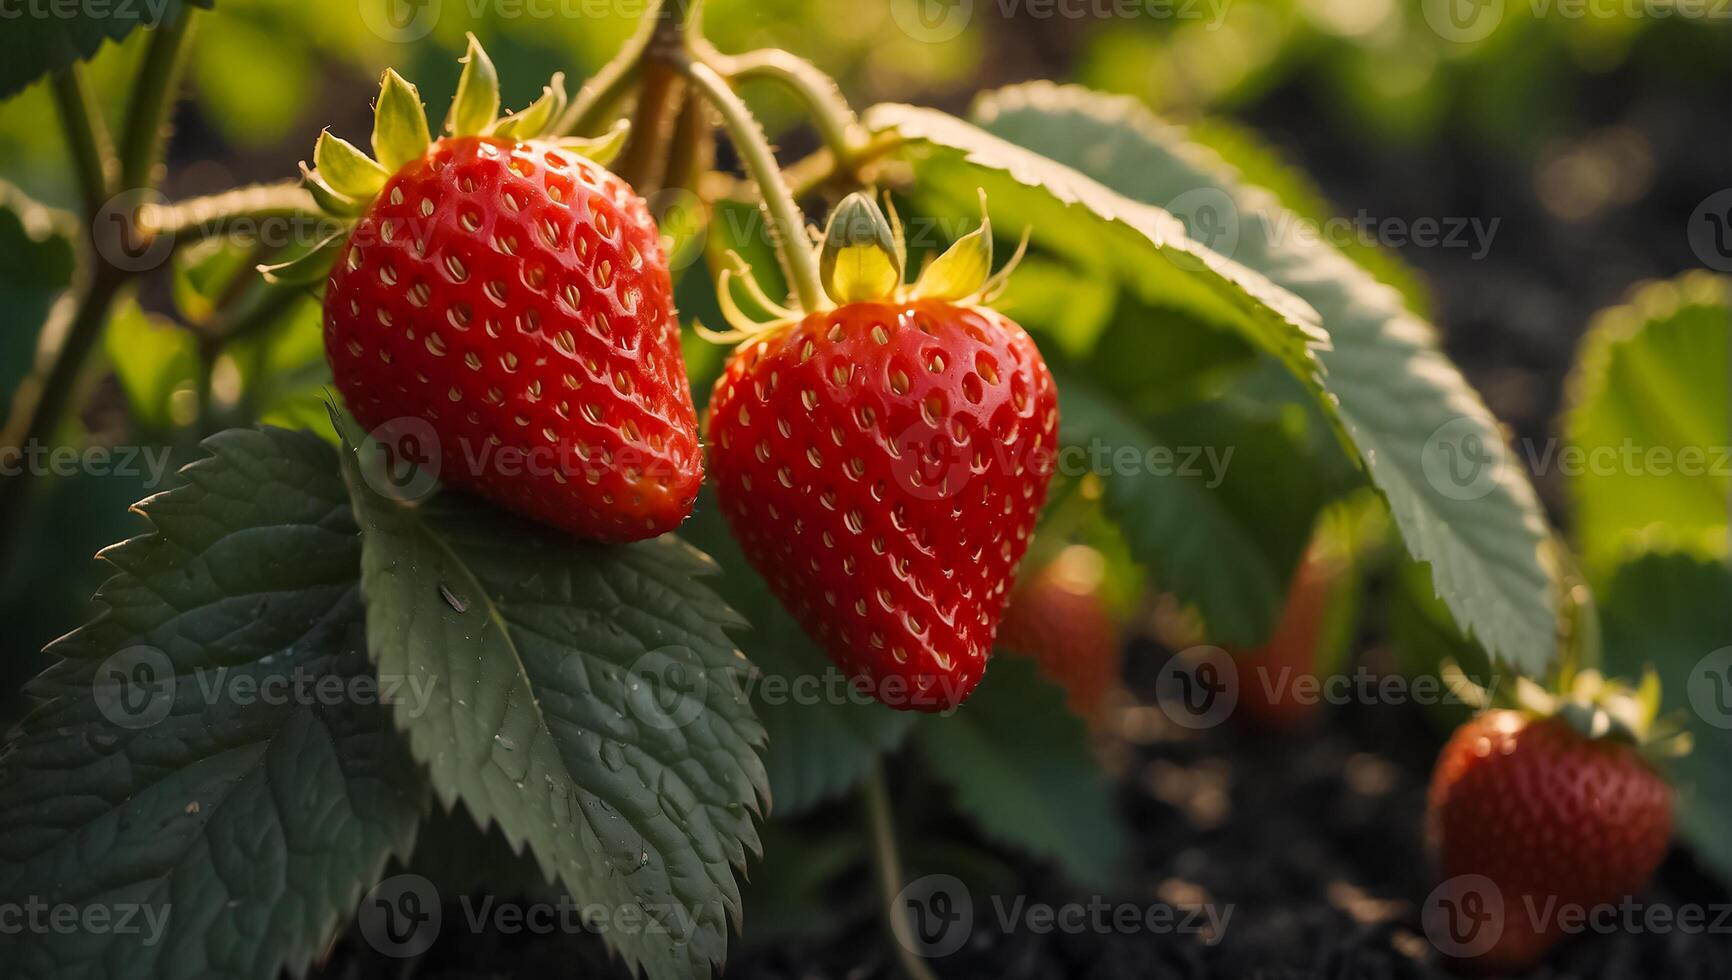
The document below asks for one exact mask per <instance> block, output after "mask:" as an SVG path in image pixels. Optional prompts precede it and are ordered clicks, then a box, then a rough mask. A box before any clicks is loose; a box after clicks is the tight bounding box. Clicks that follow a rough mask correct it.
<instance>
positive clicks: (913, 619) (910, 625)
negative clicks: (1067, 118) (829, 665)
mask: <svg viewBox="0 0 1732 980" xmlns="http://www.w3.org/2000/svg"><path fill="white" fill-rule="evenodd" d="M845 215H846V216H851V217H852V218H854V219H856V220H867V219H870V220H868V223H869V224H875V225H876V226H877V231H876V232H875V236H876V237H877V240H879V241H882V240H883V239H884V238H888V237H889V236H888V233H887V230H885V229H884V228H883V218H882V216H881V215H880V214H879V213H878V211H877V208H876V206H875V205H873V204H872V203H871V201H870V199H869V198H866V197H864V196H862V195H854V196H852V197H851V198H850V199H849V200H848V201H847V202H844V204H843V206H842V207H840V208H839V209H838V213H837V217H836V218H833V219H832V222H831V229H832V231H831V235H830V241H831V244H827V245H826V249H827V250H828V251H829V252H830V253H832V254H830V255H827V256H826V261H825V263H824V266H825V268H826V269H827V270H846V272H845V274H846V275H853V274H857V273H859V271H860V270H861V269H871V270H873V272H874V273H875V275H876V278H874V279H872V280H870V281H858V280H848V279H846V278H842V279H841V281H840V282H839V283H838V282H836V281H827V282H826V283H825V286H826V288H827V289H828V290H829V291H830V295H831V296H832V297H833V298H834V299H836V300H837V302H839V303H841V304H842V305H840V306H838V307H837V308H835V309H830V310H823V311H818V312H813V313H810V314H809V315H806V316H804V317H802V318H799V319H798V320H797V321H790V322H784V323H781V324H778V325H774V326H772V327H771V328H770V329H769V330H767V331H764V332H760V333H758V334H757V335H756V337H755V338H754V339H752V340H750V341H748V342H747V343H746V344H745V345H744V346H743V347H742V348H741V349H740V350H739V351H738V352H737V353H736V354H735V355H734V356H733V357H732V359H731V360H730V361H729V362H728V365H727V368H726V370H725V371H724V373H723V374H722V376H721V378H720V379H718V380H717V382H716V388H715V393H714V396H713V398H712V400H711V402H710V409H709V440H710V473H711V475H712V476H713V477H714V479H715V481H716V492H717V497H718V500H719V501H720V504H721V508H722V511H723V513H724V514H725V515H726V516H727V519H728V522H729V524H730V526H731V528H732V530H733V533H734V536H735V537H736V538H737V539H738V540H739V542H740V545H741V548H742V550H743V551H744V552H745V555H746V558H747V560H749V561H750V562H751V564H752V566H753V567H754V568H756V569H757V570H758V572H759V573H760V574H762V575H763V576H764V578H765V579H766V580H768V582H769V584H770V587H771V589H772V591H774V593H775V594H776V596H777V598H779V599H780V600H781V602H782V604H783V605H784V606H786V607H787V608H788V609H789V610H790V611H791V612H792V613H793V614H794V616H795V618H796V619H798V620H799V621H800V623H801V625H802V626H803V627H804V628H805V630H806V632H807V633H808V634H809V635H810V636H811V637H812V638H813V639H814V640H815V641H816V642H817V643H818V644H819V645H820V646H822V647H823V648H824V649H825V650H826V651H827V652H828V653H829V655H830V657H831V659H832V660H834V661H835V662H836V664H837V665H838V666H839V667H841V668H842V669H843V670H844V671H847V672H848V673H849V674H850V675H852V676H854V677H856V678H858V679H859V680H860V681H861V682H862V683H863V686H864V687H865V688H866V689H868V690H869V691H870V692H871V693H872V694H873V695H874V696H875V697H877V698H878V699H879V700H880V701H882V702H884V703H885V704H887V705H889V706H891V707H894V708H902V709H910V708H912V709H916V710H922V711H942V710H947V709H950V708H953V707H955V706H956V705H958V704H960V703H961V702H962V700H963V699H964V698H966V697H967V696H968V694H969V692H970V691H972V690H973V689H974V686H975V684H976V683H977V682H978V681H979V680H980V677H981V674H982V673H983V672H984V671H985V669H986V661H987V657H988V656H989V655H990V654H991V652H992V645H993V639H994V636H995V634H996V632H997V628H998V619H999V615H1000V613H1001V612H1002V610H1003V607H1004V602H1005V597H1006V594H1007V592H1008V589H1009V587H1010V585H1011V583H1012V582H1013V581H1014V580H1015V576H1016V568H1017V563H1018V562H1019V561H1020V560H1021V558H1022V555H1023V551H1024V550H1025V549H1026V548H1027V546H1028V540H1029V534H1030V532H1031V531H1032V530H1033V528H1034V523H1035V517H1036V515H1037V514H1038V513H1039V512H1040V508H1041V505H1042V504H1043V503H1044V501H1045V499H1046V489H1047V483H1048V482H1049V480H1050V477H1051V458H1050V457H1051V454H1052V452H1053V450H1054V440H1055V439H1056V438H1057V436H1058V404H1057V393H1056V390H1055V389H1054V387H1053V381H1052V375H1051V374H1050V373H1049V372H1048V371H1047V368H1046V363H1045V362H1044V361H1043V360H1042V358H1041V355H1040V351H1039V350H1038V349H1036V347H1035V345H1034V342H1033V341H1032V340H1030V339H1029V336H1028V334H1026V333H1024V332H1023V330H1022V328H1020V327H1018V326H1017V325H1016V324H1014V323H1012V322H1011V321H1010V320H1008V319H1006V318H1004V317H1003V316H1001V315H999V314H998V313H996V312H994V311H992V310H991V309H988V308H986V307H985V306H983V305H980V304H979V303H978V302H968V301H966V300H965V299H964V298H965V297H967V298H968V299H980V300H981V301H982V302H983V301H984V299H983V290H987V289H989V288H990V284H991V283H992V282H993V281H992V280H985V278H984V277H985V271H986V269H988V268H989V267H990V252H987V255H986V257H985V259H984V261H980V255H979V251H980V250H982V249H983V247H984V248H989V246H983V245H982V240H983V239H984V241H985V242H990V237H989V233H988V232H987V230H986V229H985V228H984V227H983V228H982V230H981V231H980V232H976V233H975V234H973V235H970V236H969V237H968V238H966V239H964V241H963V242H960V243H958V245H957V246H956V247H957V248H958V249H964V250H973V251H971V252H970V253H969V254H970V257H972V259H974V261H973V262H972V264H970V265H969V266H968V267H967V269H959V268H958V265H959V263H957V262H949V263H946V260H945V259H942V258H941V259H940V260H938V262H937V263H934V265H933V267H931V269H929V270H928V272H929V275H928V276H923V277H922V280H921V283H920V284H917V285H916V287H915V288H914V289H913V290H912V291H910V290H905V289H903V288H901V287H900V285H899V284H900V279H901V274H900V255H899V253H900V249H899V248H898V249H896V253H898V254H894V255H893V254H891V253H890V252H889V251H888V250H883V249H880V250H877V251H874V252H872V253H871V254H869V255H865V256H858V255H855V256H849V257H848V258H847V259H846V260H845V261H842V262H833V261H831V260H832V259H834V253H835V252H836V251H841V250H845V249H855V248H862V247H863V246H859V245H855V244H848V243H844V244H843V245H841V246H837V245H836V244H835V243H836V241H837V238H836V229H837V227H838V225H839V223H841V222H842V221H843V217H844V216H845ZM873 263H880V264H878V265H876V266H874V265H873ZM892 270H893V271H892ZM726 288H727V282H726V280H725V279H724V282H723V289H724V291H725V290H726ZM870 296H881V297H883V298H882V299H866V298H863V297H870ZM922 296H927V297H932V298H921V297H922ZM959 300H962V301H959Z"/></svg>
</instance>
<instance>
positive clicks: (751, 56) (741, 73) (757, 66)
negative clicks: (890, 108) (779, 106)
mask: <svg viewBox="0 0 1732 980" xmlns="http://www.w3.org/2000/svg"><path fill="white" fill-rule="evenodd" d="M694 46H695V47H696V50H697V51H698V56H699V58H700V59H701V60H702V61H703V62H704V63H706V64H708V65H711V66H713V67H714V68H715V69H716V70H717V71H719V72H721V73H722V74H723V75H724V76H726V77H727V79H728V80H729V81H732V82H745V81H752V80H755V79H762V80H765V81H771V82H775V83H777V84H779V85H782V86H783V87H784V88H787V89H788V90H789V91H791V92H793V93H794V95H795V96H797V97H798V98H799V99H800V101H801V102H803V103H804V104H805V106H806V110H807V111H808V112H810V113H811V115H812V122H813V125H815V126H816V127H817V129H818V136H819V138H821V139H822V140H823V141H824V146H825V147H826V148H828V149H829V150H830V153H831V154H832V155H833V157H834V158H835V159H836V161H837V162H838V167H839V169H844V170H846V169H851V164H852V161H853V159H854V155H855V153H856V152H857V151H858V150H859V148H860V146H861V144H862V143H863V142H864V141H865V133H864V132H863V131H862V130H861V129H860V120H859V118H858V117H856V116H855V115H854V110H853V109H852V108H850V107H849V105H848V100H847V99H845V98H843V97H842V89H841V87H840V86H838V85H837V84H836V81H835V79H833V78H831V77H830V76H829V75H826V74H824V73H823V72H822V71H819V70H818V68H817V66H815V65H813V64H812V63H811V62H809V61H807V60H805V59H804V58H800V57H797V56H795V55H793V54H790V53H789V52H787V51H782V50H780V49H776V48H765V49H763V50H759V51H747V52H745V53H744V54H737V55H725V54H722V53H720V52H719V51H716V50H715V49H714V48H713V47H711V46H710V45H709V44H708V43H706V42H696V41H694Z"/></svg>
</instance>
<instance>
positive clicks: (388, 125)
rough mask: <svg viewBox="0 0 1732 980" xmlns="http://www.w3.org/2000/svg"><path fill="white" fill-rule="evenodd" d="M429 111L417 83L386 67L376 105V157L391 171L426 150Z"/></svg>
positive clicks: (429, 139)
mask: <svg viewBox="0 0 1732 980" xmlns="http://www.w3.org/2000/svg"><path fill="white" fill-rule="evenodd" d="M431 142H432V137H431V136H430V135H429V134H428V132H427V112H426V110H425V109H424V108H423V107H422V105H421V93H420V92H419V91H417V90H416V88H415V86H414V85H411V84H410V83H409V82H407V81H405V80H404V79H403V76H402V75H399V74H397V71H396V69H393V68H387V69H385V74H384V76H383V77H381V78H380V79H379V101H378V103H377V104H376V105H375V106H374V107H373V158H374V159H376V160H378V161H379V165H380V166H382V167H384V168H385V170H386V172H388V173H396V172H397V171H398V170H399V169H401V168H402V166H403V165H404V164H405V163H408V162H409V161H411V160H414V159H416V158H418V157H420V156H421V154H423V153H426V152H427V147H428V145H429V144H430V143H431Z"/></svg>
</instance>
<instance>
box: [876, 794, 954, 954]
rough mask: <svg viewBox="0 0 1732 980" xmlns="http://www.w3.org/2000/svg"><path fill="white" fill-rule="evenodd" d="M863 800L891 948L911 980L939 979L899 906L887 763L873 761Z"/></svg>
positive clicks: (899, 865)
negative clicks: (921, 953) (917, 947)
mask: <svg viewBox="0 0 1732 980" xmlns="http://www.w3.org/2000/svg"><path fill="white" fill-rule="evenodd" d="M860 801H861V804H862V806H863V808H864V809H865V811H866V831H867V837H868V839H869V841H870V843H871V846H872V863H873V865H874V867H875V869H876V870H877V873H878V899H879V909H880V911H881V913H882V914H883V916H884V926H885V928H886V929H887V930H888V931H889V933H890V937H889V938H890V948H891V951H892V952H893V953H894V954H895V956H896V963H897V966H899V967H901V969H902V972H903V974H904V975H906V976H907V977H908V980H938V978H937V976H936V974H934V973H933V972H932V969H931V967H928V966H927V965H926V960H925V959H923V958H922V957H920V956H919V955H918V954H916V953H915V952H914V941H913V939H912V938H911V937H910V936H909V935H908V919H907V918H906V917H905V916H903V915H902V913H901V910H900V909H898V908H897V907H896V898H897V896H898V895H900V894H901V893H902V883H903V876H902V856H901V854H900V853H899V852H898V851H897V849H896V825H895V822H894V821H893V820H892V819H891V814H890V788H889V786H888V785H887V784H886V782H885V779H884V764H883V763H882V762H874V763H873V764H872V768H871V769H870V770H868V771H867V773H866V780H865V781H864V782H862V783H861V784H860Z"/></svg>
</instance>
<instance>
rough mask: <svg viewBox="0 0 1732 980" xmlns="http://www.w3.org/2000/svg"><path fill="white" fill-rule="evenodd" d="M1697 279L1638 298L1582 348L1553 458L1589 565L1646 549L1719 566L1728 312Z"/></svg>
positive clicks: (1725, 482) (1729, 440)
mask: <svg viewBox="0 0 1732 980" xmlns="http://www.w3.org/2000/svg"><path fill="white" fill-rule="evenodd" d="M1727 300H1728V280H1727V279H1725V278H1723V277H1719V276H1715V275H1712V274H1710V273H1707V272H1698V273H1692V274H1689V275H1686V276H1684V277H1682V278H1679V279H1677V280H1674V281H1671V282H1660V283H1652V284H1649V285H1647V286H1644V287H1642V288H1641V289H1640V290H1638V291H1637V292H1636V293H1635V295H1634V296H1633V297H1632V298H1631V301H1630V303H1629V304H1628V305H1626V306H1620V307H1617V308H1615V309H1611V310H1607V311H1606V312H1604V313H1602V314H1600V316H1599V317H1598V318H1596V320H1595V321H1594V325H1593V327H1592V328H1591V329H1590V330H1589V331H1588V334H1587V336H1586V337H1585V338H1584V339H1583V341H1582V349H1581V356H1580V359H1579V361H1578V363H1577V367H1576V370H1575V373H1574V375H1573V376H1572V377H1571V379H1570V383H1569V400H1570V408H1569V410H1568V413H1567V414H1566V416H1565V422H1564V433H1565V436H1566V439H1567V446H1568V448H1567V449H1566V450H1565V452H1574V453H1575V454H1577V455H1575V456H1566V457H1560V458H1559V459H1558V461H1557V463H1558V466H1559V467H1560V469H1563V470H1564V473H1565V475H1566V476H1567V477H1569V483H1568V487H1569V490H1570V497H1571V500H1572V501H1573V503H1574V504H1575V532H1576V541H1577V544H1578V546H1579V547H1580V549H1581V552H1582V555H1583V557H1584V559H1585V560H1586V561H1587V562H1588V564H1589V565H1590V566H1604V565H1606V564H1607V563H1609V562H1611V561H1613V560H1615V558H1616V556H1617V555H1618V553H1619V552H1620V551H1623V550H1625V549H1627V548H1631V547H1636V548H1638V549H1639V548H1641V547H1643V545H1644V541H1646V540H1653V539H1657V540H1660V541H1663V542H1665V543H1666V544H1668V545H1669V546H1671V547H1674V548H1678V549H1682V550H1686V551H1689V552H1692V553H1696V554H1701V555H1704V556H1706V557H1710V558H1724V557H1726V554H1727V541H1728V535H1727V505H1728V500H1732V462H1729V461H1728V456H1727V453H1728V452H1732V448H1729V447H1732V407H1729V406H1728V402H1727V389H1728V387H1729V386H1728V384H1727V380H1726V378H1727V365H1728V364H1732V345H1729V343H1728V334H1729V333H1732V327H1729V324H1732V310H1729V309H1728V303H1727Z"/></svg>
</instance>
